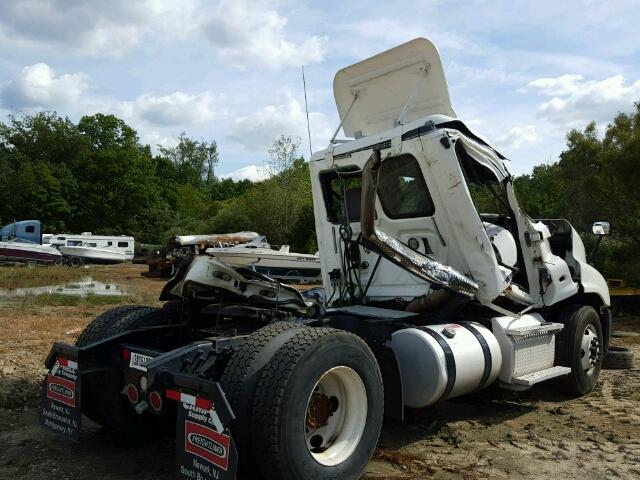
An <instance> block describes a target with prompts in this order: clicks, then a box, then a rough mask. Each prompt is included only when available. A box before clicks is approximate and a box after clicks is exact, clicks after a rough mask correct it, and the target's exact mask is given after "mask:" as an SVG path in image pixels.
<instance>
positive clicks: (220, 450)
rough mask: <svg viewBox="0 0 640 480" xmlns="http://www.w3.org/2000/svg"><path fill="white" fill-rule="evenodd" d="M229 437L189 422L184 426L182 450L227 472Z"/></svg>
mask: <svg viewBox="0 0 640 480" xmlns="http://www.w3.org/2000/svg"><path fill="white" fill-rule="evenodd" d="M230 443H231V437H229V436H228V435H224V434H220V433H218V432H216V431H215V430H213V429H212V428H209V427H205V426H204V425H200V424H197V423H194V422H191V421H189V420H185V424H184V449H185V451H187V452H189V453H192V454H194V455H197V456H198V457H200V458H202V459H203V460H207V461H208V462H211V463H213V464H214V465H216V466H218V467H220V468H222V469H223V470H225V471H226V470H227V467H228V464H229V445H230Z"/></svg>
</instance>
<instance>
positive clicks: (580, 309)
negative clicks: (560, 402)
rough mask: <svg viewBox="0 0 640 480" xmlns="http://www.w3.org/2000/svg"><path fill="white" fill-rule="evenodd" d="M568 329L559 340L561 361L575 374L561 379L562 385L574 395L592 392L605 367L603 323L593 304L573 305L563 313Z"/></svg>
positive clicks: (557, 347)
mask: <svg viewBox="0 0 640 480" xmlns="http://www.w3.org/2000/svg"><path fill="white" fill-rule="evenodd" d="M560 321H561V322H562V323H564V329H563V330H562V331H561V332H560V334H559V335H558V338H557V343H556V358H557V364H558V365H562V366H565V367H571V373H570V374H569V375H567V376H565V377H562V378H561V379H559V384H560V387H561V388H562V389H563V390H565V391H566V392H568V393H571V394H573V395H586V394H587V393H589V392H591V391H592V390H593V389H594V387H595V386H596V383H597V382H598V377H599V375H600V368H601V366H602V353H603V351H602V349H603V345H604V343H603V339H602V325H601V323H600V317H599V316H598V313H597V312H596V311H595V309H594V308H593V307H590V306H587V305H570V306H568V307H566V308H565V309H564V310H563V311H562V313H561V314H560Z"/></svg>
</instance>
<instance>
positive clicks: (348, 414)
mask: <svg viewBox="0 0 640 480" xmlns="http://www.w3.org/2000/svg"><path fill="white" fill-rule="evenodd" d="M252 410H253V411H252V434H253V435H252V443H253V452H254V455H255V456H256V459H257V465H258V469H259V470H260V473H261V474H262V476H263V477H264V478H268V479H270V480H271V479H273V480H285V479H290V480H300V479H304V480H328V479H336V480H337V479H340V480H352V479H356V478H358V477H359V476H360V475H361V473H362V471H363V470H364V468H365V467H366V465H367V463H368V462H369V460H370V459H371V456H372V454H373V451H374V449H375V447H376V444H377V442H378V436H379V434H380V428H381V425H382V416H383V410H384V392H383V385H382V376H381V374H380V369H379V366H378V363H377V362H376V359H375V357H374V355H373V353H372V352H371V350H370V349H369V347H368V346H367V345H366V343H364V341H362V340H361V339H360V338H359V337H357V336H355V335H353V334H350V333H347V332H343V331H340V330H335V329H331V328H310V327H305V328H303V329H301V330H298V331H296V332H295V334H294V335H293V336H292V337H291V338H290V339H289V340H288V341H287V342H286V343H285V344H284V345H283V346H282V347H281V348H280V349H279V350H278V352H277V353H276V354H275V355H274V357H273V358H272V359H271V361H270V362H269V364H268V365H267V366H266V367H265V368H264V371H263V373H262V375H261V377H260V381H259V382H258V388H257V389H256V393H255V395H254V397H253V409H252Z"/></svg>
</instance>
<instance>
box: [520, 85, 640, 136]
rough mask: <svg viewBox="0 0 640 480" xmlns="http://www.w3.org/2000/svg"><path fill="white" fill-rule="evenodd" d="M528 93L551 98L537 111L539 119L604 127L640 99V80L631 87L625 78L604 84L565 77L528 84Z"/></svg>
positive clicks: (565, 123)
mask: <svg viewBox="0 0 640 480" xmlns="http://www.w3.org/2000/svg"><path fill="white" fill-rule="evenodd" d="M526 90H527V91H534V92H538V93H539V94H541V95H543V96H547V97H552V98H550V99H549V100H548V101H545V102H544V103H542V104H541V105H540V106H539V107H538V115H539V116H540V117H542V118H545V119H548V120H551V121H553V122H555V123H559V124H563V125H565V126H567V127H571V126H576V125H581V124H584V123H586V122H589V121H591V120H595V121H596V122H598V123H604V122H607V121H609V120H611V119H612V117H613V116H614V115H615V114H616V113H618V112H620V111H625V110H629V109H631V108H632V106H633V103H634V102H635V101H638V100H639V99H640V80H638V81H636V82H634V83H630V84H628V83H626V82H625V79H624V77H623V76H622V75H614V76H612V77H609V78H605V79H604V80H585V79H584V77H582V76H581V75H562V76H560V77H556V78H539V79H537V80H534V81H532V82H529V84H528V85H527V88H526Z"/></svg>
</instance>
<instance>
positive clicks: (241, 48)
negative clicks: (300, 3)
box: [203, 0, 327, 68]
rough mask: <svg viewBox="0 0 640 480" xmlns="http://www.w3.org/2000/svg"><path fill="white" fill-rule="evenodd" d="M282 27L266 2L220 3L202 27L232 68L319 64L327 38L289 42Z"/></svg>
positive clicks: (283, 20)
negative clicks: (257, 65) (256, 65)
mask: <svg viewBox="0 0 640 480" xmlns="http://www.w3.org/2000/svg"><path fill="white" fill-rule="evenodd" d="M286 24H287V19H286V18H285V17H282V16H281V15H280V14H279V13H278V12H277V11H276V10H274V9H272V8H270V6H269V3H268V2H250V1H246V0H222V1H221V2H219V3H218V5H217V6H216V8H215V9H214V11H213V12H212V15H211V17H210V20H209V21H208V22H206V24H205V25H204V26H203V28H204V31H205V34H206V36H207V37H208V38H209V40H210V41H211V42H212V43H213V45H214V47H215V51H216V54H217V55H218V57H219V58H220V59H221V60H222V61H224V62H225V63H228V64H230V65H232V66H234V67H240V68H243V67H247V66H249V65H254V64H259V65H264V66H267V67H281V66H299V65H301V64H309V63H315V62H320V61H322V59H323V58H324V54H325V51H326V42H327V39H326V38H325V37H320V36H310V37H305V38H302V39H301V40H299V41H297V42H296V41H292V40H290V39H288V38H287V37H286V36H285V32H284V27H285V26H286Z"/></svg>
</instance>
